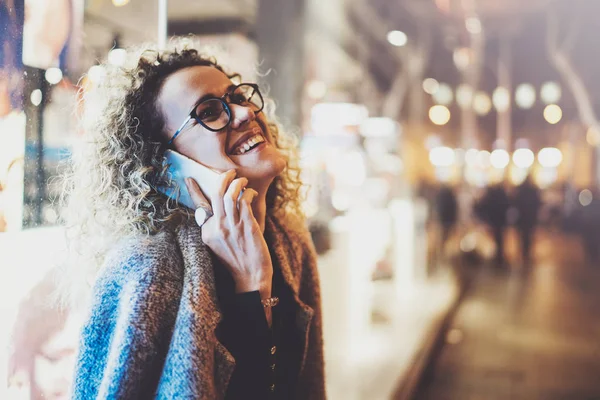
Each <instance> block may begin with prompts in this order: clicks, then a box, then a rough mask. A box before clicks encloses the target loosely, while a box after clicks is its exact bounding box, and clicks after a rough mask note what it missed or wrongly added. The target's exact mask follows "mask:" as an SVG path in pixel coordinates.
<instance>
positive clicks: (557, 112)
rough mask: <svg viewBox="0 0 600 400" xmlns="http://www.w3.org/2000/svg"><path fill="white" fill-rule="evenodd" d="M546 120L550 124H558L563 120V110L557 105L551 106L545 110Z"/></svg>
mask: <svg viewBox="0 0 600 400" xmlns="http://www.w3.org/2000/svg"><path fill="white" fill-rule="evenodd" d="M544 118H545V119H546V121H548V123H549V124H552V125H554V124H558V123H559V122H560V120H561V119H562V109H561V108H560V106H558V105H556V104H550V105H548V106H546V108H545V109H544Z"/></svg>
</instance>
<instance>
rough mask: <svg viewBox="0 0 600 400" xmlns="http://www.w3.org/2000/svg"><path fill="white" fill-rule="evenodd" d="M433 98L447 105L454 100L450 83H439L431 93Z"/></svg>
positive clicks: (438, 102)
mask: <svg viewBox="0 0 600 400" xmlns="http://www.w3.org/2000/svg"><path fill="white" fill-rule="evenodd" d="M432 96H433V100H434V101H435V102H436V103H437V104H440V105H442V106H449V105H450V104H451V103H452V100H454V93H453V92H452V88H451V87H450V85H448V84H446V83H440V84H439V86H438V89H437V90H436V91H435V93H433V94H432Z"/></svg>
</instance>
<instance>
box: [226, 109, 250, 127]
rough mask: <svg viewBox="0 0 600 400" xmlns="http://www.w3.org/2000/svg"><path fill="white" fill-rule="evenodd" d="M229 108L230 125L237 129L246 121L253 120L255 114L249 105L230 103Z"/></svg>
mask: <svg viewBox="0 0 600 400" xmlns="http://www.w3.org/2000/svg"><path fill="white" fill-rule="evenodd" d="M229 108H230V109H231V118H232V119H231V127H232V128H233V129H237V128H239V127H240V126H242V125H244V124H245V123H246V122H250V121H254V120H255V119H256V114H255V113H254V111H253V110H252V109H251V108H250V107H246V106H242V105H240V104H230V105H229Z"/></svg>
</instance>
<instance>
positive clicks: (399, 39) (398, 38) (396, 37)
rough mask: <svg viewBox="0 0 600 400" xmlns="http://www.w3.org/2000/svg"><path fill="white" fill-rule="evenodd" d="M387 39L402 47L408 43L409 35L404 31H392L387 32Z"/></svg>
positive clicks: (392, 43)
mask: <svg viewBox="0 0 600 400" xmlns="http://www.w3.org/2000/svg"><path fill="white" fill-rule="evenodd" d="M387 40H388V42H389V43H390V44H391V45H393V46H396V47H402V46H406V43H408V36H406V33H404V32H402V31H390V32H388V34H387Z"/></svg>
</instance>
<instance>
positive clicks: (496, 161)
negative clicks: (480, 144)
mask: <svg viewBox="0 0 600 400" xmlns="http://www.w3.org/2000/svg"><path fill="white" fill-rule="evenodd" d="M490 162H491V164H492V167H494V168H498V169H503V168H506V167H507V166H508V164H509V163H510V155H509V154H508V152H507V151H506V150H504V149H496V150H494V151H492V154H491V156H490Z"/></svg>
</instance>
